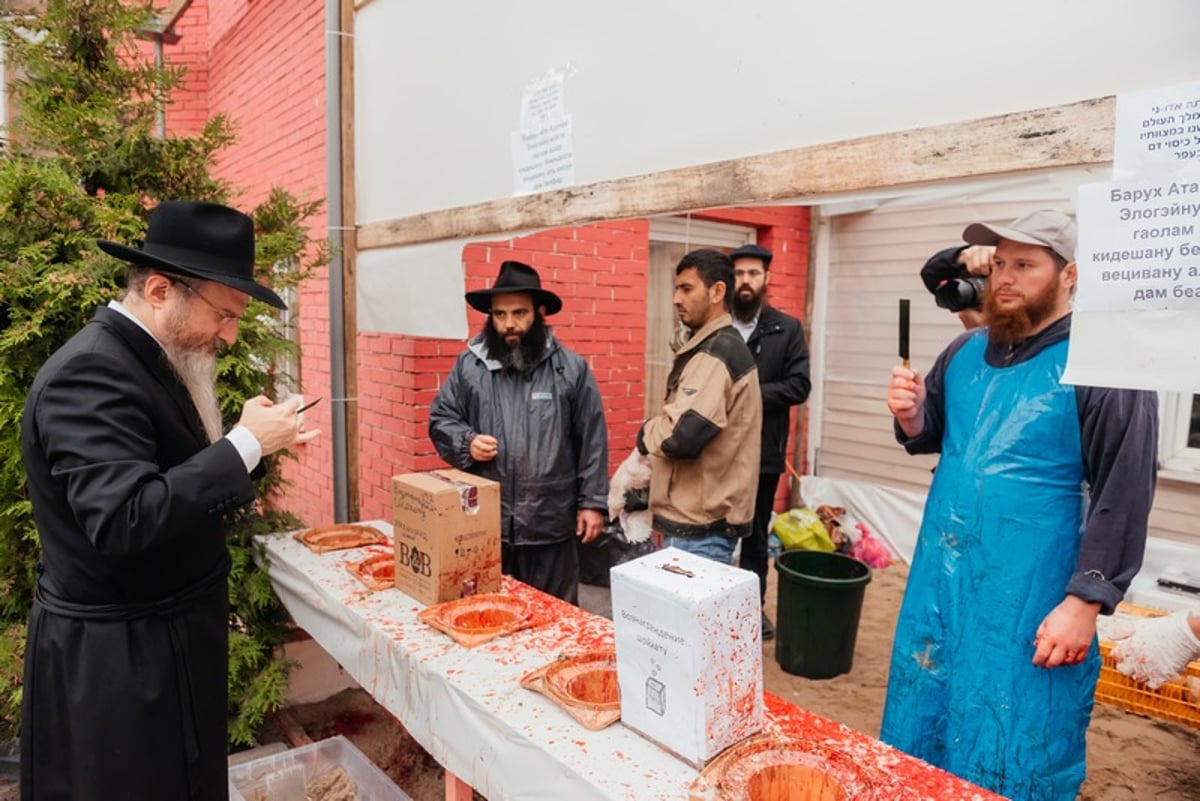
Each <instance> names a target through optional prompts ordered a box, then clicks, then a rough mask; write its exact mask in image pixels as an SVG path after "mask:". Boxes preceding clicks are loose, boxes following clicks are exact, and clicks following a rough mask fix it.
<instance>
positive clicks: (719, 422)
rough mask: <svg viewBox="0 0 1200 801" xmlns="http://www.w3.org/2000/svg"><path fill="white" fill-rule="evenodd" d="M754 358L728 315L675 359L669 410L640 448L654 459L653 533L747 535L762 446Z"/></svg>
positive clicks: (648, 429) (643, 434)
mask: <svg viewBox="0 0 1200 801" xmlns="http://www.w3.org/2000/svg"><path fill="white" fill-rule="evenodd" d="M762 409H763V404H762V395H761V394H760V391H759V388H758V369H757V368H756V367H755V365H754V357H753V356H751V355H750V350H749V348H747V347H746V343H745V342H743V341H742V335H741V334H739V333H738V332H737V329H735V328H734V327H733V325H732V324H731V318H730V316H729V315H728V314H722V315H719V316H717V317H716V318H715V319H713V320H710V321H709V322H708V323H707V324H706V325H705V326H704V327H702V328H701V329H700V330H698V331H696V333H695V334H693V335H692V338H691V339H689V340H688V341H687V342H686V343H684V345H683V347H681V348H680V349H679V351H678V352H677V353H676V354H675V363H674V365H673V367H672V368H671V374H670V375H669V376H668V377H667V398H666V401H665V402H664V404H663V410H662V412H660V413H659V414H658V415H657V416H655V417H652V418H650V419H649V420H647V421H646V422H645V423H643V424H642V429H641V431H639V432H638V450H640V451H641V452H642V453H648V454H650V455H652V456H654V457H656V458H655V459H654V469H653V473H652V474H651V478H650V511H651V512H652V513H653V515H654V528H655V530H656V531H660V532H662V533H664V534H667V535H670V536H673V537H701V536H711V535H714V534H719V535H724V536H727V537H745V536H747V535H748V534H749V533H750V529H751V527H752V526H753V520H754V496H755V488H756V487H757V485H758V465H759V452H760V449H761V444H762Z"/></svg>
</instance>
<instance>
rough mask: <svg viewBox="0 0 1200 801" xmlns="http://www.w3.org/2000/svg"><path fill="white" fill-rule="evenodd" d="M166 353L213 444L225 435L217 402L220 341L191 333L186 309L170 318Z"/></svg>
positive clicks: (166, 337)
mask: <svg viewBox="0 0 1200 801" xmlns="http://www.w3.org/2000/svg"><path fill="white" fill-rule="evenodd" d="M164 334H165V337H164V339H165V340H166V341H164V342H163V353H164V354H165V355H166V358H167V364H168V365H170V367H171V371H172V372H174V373H175V376H176V377H177V378H178V379H179V381H180V383H182V384H183V387H184V389H186V390H187V393H188V396H189V397H190V398H191V399H192V405H193V406H195V407H196V412H197V413H198V414H199V415H200V424H201V425H202V426H203V427H204V433H205V434H206V435H207V436H208V441H209V443H213V442H216V441H217V440H219V439H220V438H221V404H220V403H219V402H218V401H217V349H218V347H219V346H220V341H219V340H217V341H212V340H207V339H205V340H200V339H199V338H197V337H194V336H190V337H189V336H188V335H187V315H186V309H185V308H184V307H180V309H178V310H177V311H176V312H175V313H174V314H172V315H171V317H170V318H168V321H167V329H166V331H165V332H164Z"/></svg>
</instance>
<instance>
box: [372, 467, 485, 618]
mask: <svg viewBox="0 0 1200 801" xmlns="http://www.w3.org/2000/svg"><path fill="white" fill-rule="evenodd" d="M392 498H393V512H394V517H395V518H396V521H395V544H396V586H397V587H398V588H399V589H400V591H401V592H404V593H405V594H407V595H410V596H412V597H413V598H415V599H416V600H418V601H420V602H421V603H423V604H426V605H431V604H438V603H442V602H443V601H454V600H457V599H459V598H461V597H463V596H464V595H474V594H476V593H481V592H498V591H499V590H500V485H499V484H497V483H496V482H495V481H489V480H488V479H486V478H480V477H479V476H474V475H471V474H470V473H464V472H462V471H461V470H450V469H447V470H434V471H431V472H428V473H406V474H404V475H400V476H395V477H393V479H392Z"/></svg>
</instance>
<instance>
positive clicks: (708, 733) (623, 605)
mask: <svg viewBox="0 0 1200 801" xmlns="http://www.w3.org/2000/svg"><path fill="white" fill-rule="evenodd" d="M610 575H611V578H612V610H613V633H614V637H615V640H616V648H617V683H618V685H620V688H621V722H622V723H624V724H625V725H626V726H628V727H630V728H631V729H633V730H634V731H636V732H638V733H639V734H641V735H643V736H644V737H647V738H648V739H650V740H653V741H654V742H656V743H658V744H659V745H661V746H662V747H664V748H666V749H667V750H668V751H671V752H672V753H674V754H675V755H676V756H678V757H680V758H681V759H683V760H684V761H685V762H687V763H689V764H691V765H692V766H693V767H696V768H703V767H704V765H705V763H706V762H707V761H708V760H709V759H711V758H712V757H714V756H716V755H717V754H719V753H720V752H721V751H723V750H724V749H726V748H728V747H729V746H731V745H733V744H734V743H737V742H739V741H741V740H743V739H745V738H746V737H749V736H750V735H752V734H755V733H756V732H758V731H759V730H761V729H762V727H763V671H762V608H761V606H760V605H759V598H758V577H757V576H755V575H754V574H753V573H751V572H750V571H748V570H741V569H740V568H736V567H731V566H730V565H723V564H720V563H718V562H713V561H711V560H708V559H704V558H702V557H699V556H695V555H693V554H690V553H686V552H684V551H681V550H679V549H677V548H667V549H665V550H662V551H657V552H655V553H652V554H648V555H646V556H643V557H641V558H639V559H635V560H633V561H631V562H626V563H625V564H622V565H617V566H616V567H614V568H613V569H612V571H611V573H610Z"/></svg>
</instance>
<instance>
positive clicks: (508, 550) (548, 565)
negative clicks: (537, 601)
mask: <svg viewBox="0 0 1200 801" xmlns="http://www.w3.org/2000/svg"><path fill="white" fill-rule="evenodd" d="M500 570H501V572H503V573H504V575H506V576H512V577H513V578H515V579H516V580H517V581H523V582H525V583H526V584H528V585H529V586H531V587H536V588H537V589H539V590H541V591H542V592H544V593H548V594H550V595H553V596H554V597H555V598H561V599H563V600H564V601H566V602H567V603H571V604H575V605H576V606H578V605H579V552H578V551H577V550H576V545H575V538H574V537H571V538H568V539H565V540H563V541H562V542H552V543H550V544H548V545H507V544H502V545H501V546H500Z"/></svg>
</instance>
